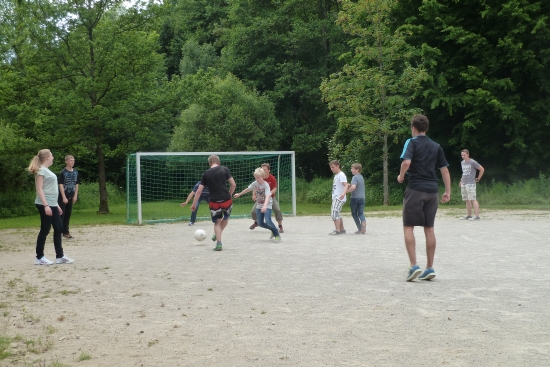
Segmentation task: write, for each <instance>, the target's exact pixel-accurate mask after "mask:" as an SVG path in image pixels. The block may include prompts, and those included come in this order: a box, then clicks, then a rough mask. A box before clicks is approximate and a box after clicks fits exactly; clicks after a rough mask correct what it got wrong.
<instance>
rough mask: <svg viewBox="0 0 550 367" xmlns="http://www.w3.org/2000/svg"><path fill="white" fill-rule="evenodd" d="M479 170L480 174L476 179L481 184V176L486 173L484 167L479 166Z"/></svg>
mask: <svg viewBox="0 0 550 367" xmlns="http://www.w3.org/2000/svg"><path fill="white" fill-rule="evenodd" d="M477 169H478V171H479V174H478V175H477V177H476V182H479V180H481V176H483V174H484V173H485V169H484V168H483V166H479V167H478V168H477Z"/></svg>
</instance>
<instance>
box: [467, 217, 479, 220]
mask: <svg viewBox="0 0 550 367" xmlns="http://www.w3.org/2000/svg"><path fill="white" fill-rule="evenodd" d="M468 220H481V218H480V217H471V218H468Z"/></svg>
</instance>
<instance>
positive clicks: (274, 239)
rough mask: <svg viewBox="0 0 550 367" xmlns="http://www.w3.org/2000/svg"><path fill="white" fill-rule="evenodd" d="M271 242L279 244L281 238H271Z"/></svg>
mask: <svg viewBox="0 0 550 367" xmlns="http://www.w3.org/2000/svg"><path fill="white" fill-rule="evenodd" d="M273 242H275V243H277V242H281V236H275V237H274V238H273Z"/></svg>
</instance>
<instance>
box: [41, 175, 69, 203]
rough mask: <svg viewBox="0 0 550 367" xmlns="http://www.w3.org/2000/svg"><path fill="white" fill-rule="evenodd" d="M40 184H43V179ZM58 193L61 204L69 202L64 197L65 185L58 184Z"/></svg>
mask: <svg viewBox="0 0 550 367" xmlns="http://www.w3.org/2000/svg"><path fill="white" fill-rule="evenodd" d="M42 182H44V179H42ZM58 186H59V192H60V193H61V198H62V199H63V202H64V203H65V204H67V203H68V202H69V199H67V197H66V196H65V185H63V184H59V185H58Z"/></svg>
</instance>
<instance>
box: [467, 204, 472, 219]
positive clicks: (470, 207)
mask: <svg viewBox="0 0 550 367" xmlns="http://www.w3.org/2000/svg"><path fill="white" fill-rule="evenodd" d="M466 212H467V213H468V216H469V217H471V216H472V201H471V200H466Z"/></svg>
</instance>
